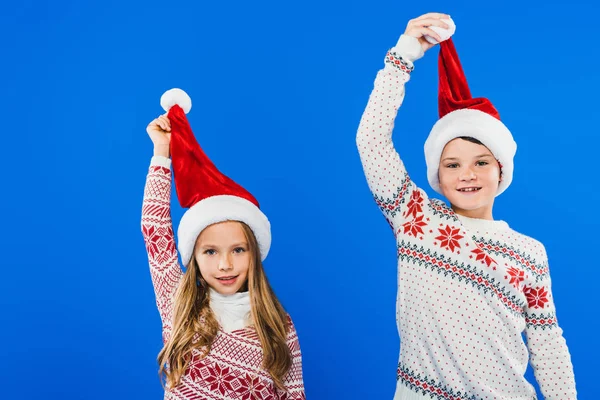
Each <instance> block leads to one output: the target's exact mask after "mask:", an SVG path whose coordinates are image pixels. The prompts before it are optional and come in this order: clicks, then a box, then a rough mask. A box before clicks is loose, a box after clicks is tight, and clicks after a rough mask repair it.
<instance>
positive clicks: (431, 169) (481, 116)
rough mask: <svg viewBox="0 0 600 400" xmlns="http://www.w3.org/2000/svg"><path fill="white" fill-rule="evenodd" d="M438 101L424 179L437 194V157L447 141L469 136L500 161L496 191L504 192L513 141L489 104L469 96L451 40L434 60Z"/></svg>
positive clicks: (510, 170)
mask: <svg viewBox="0 0 600 400" xmlns="http://www.w3.org/2000/svg"><path fill="white" fill-rule="evenodd" d="M438 71H439V87H438V102H439V115H440V119H439V120H438V121H437V122H436V124H435V125H434V126H433V128H432V130H431V132H430V134H429V137H428V138H427V140H426V142H425V161H426V163H427V178H428V180H429V184H430V185H431V187H432V188H433V189H434V190H435V191H436V192H438V193H441V191H440V182H439V177H438V171H439V166H440V158H441V156H442V152H443V150H444V147H445V146H446V144H448V142H450V141H451V140H453V139H456V138H457V137H461V136H469V137H472V138H475V139H477V140H479V141H480V142H481V143H483V144H484V145H485V146H486V147H487V148H488V149H489V150H490V151H491V153H492V154H493V155H494V157H496V159H497V160H498V162H499V163H500V168H501V172H502V181H501V182H500V184H499V186H498V192H497V194H496V196H497V195H499V194H500V193H502V192H504V190H506V188H507V187H508V186H509V185H510V183H511V181H512V177H513V157H514V156H515V153H516V151H517V144H516V143H515V141H514V140H513V137H512V134H511V133H510V131H509V130H508V128H507V127H506V126H505V125H504V124H503V123H502V121H500V115H499V114H498V111H497V110H496V108H495V107H494V106H493V105H492V103H491V102H490V101H489V100H488V99H486V98H483V97H479V98H473V97H472V96H471V91H470V90H469V85H468V84H467V78H466V77H465V73H464V71H463V69H462V66H461V64H460V60H459V58H458V54H457V53H456V49H455V47H454V43H453V42H452V39H451V38H450V39H447V40H445V41H443V42H441V43H440V54H439V61H438Z"/></svg>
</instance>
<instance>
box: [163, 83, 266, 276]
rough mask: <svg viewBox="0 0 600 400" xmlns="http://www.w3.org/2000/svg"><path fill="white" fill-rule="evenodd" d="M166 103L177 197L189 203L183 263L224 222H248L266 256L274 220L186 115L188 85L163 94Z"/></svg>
mask: <svg viewBox="0 0 600 400" xmlns="http://www.w3.org/2000/svg"><path fill="white" fill-rule="evenodd" d="M160 104H161V106H162V107H163V108H164V109H165V111H167V112H168V117H169V120H170V121H171V149H170V150H171V158H172V165H173V174H174V179H175V187H176V190H177V198H178V199H179V204H180V205H181V206H182V207H183V208H188V210H187V211H186V212H185V213H184V214H183V217H182V218H181V222H180V223H179V228H178V229H177V239H178V240H177V241H178V246H177V247H178V249H179V253H180V254H181V261H182V263H183V265H185V266H187V265H188V263H189V262H190V260H191V258H192V256H193V254H192V253H193V251H194V246H195V244H196V239H197V238H198V235H200V233H201V232H202V231H203V230H204V228H206V227H208V226H209V225H212V224H216V223H218V222H223V221H240V222H244V223H245V224H247V225H248V226H249V227H250V229H252V231H253V232H254V235H255V236H256V240H257V241H258V247H259V251H260V256H261V259H262V260H264V259H265V258H266V257H267V254H268V253H269V249H270V247H271V224H270V223H269V220H268V219H267V217H266V216H265V214H263V212H262V211H261V210H260V208H259V204H258V201H257V200H256V199H255V198H254V196H252V194H250V192H248V191H247V190H246V189H244V188H243V187H241V186H240V185H238V184H237V183H235V182H234V181H233V180H231V179H230V178H228V177H227V176H225V175H224V174H222V173H221V172H220V171H219V170H218V169H217V167H216V166H215V165H214V164H213V163H212V161H211V160H210V159H209V158H208V157H207V156H206V154H205V153H204V151H203V150H202V148H201V147H200V145H199V144H198V142H197V141H196V138H195V137H194V133H193V132H192V129H191V127H190V124H189V122H188V120H187V117H186V116H185V114H187V113H188V112H189V111H190V109H191V108H192V100H191V99H190V97H189V96H188V95H187V93H185V92H184V91H183V90H181V89H171V90H168V91H167V92H165V93H164V94H163V96H162V97H161V99H160Z"/></svg>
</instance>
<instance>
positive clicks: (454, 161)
mask: <svg viewBox="0 0 600 400" xmlns="http://www.w3.org/2000/svg"><path fill="white" fill-rule="evenodd" d="M438 176H439V180H440V189H441V191H442V194H443V195H444V196H445V197H446V198H447V199H448V201H450V204H452V208H453V209H454V211H455V212H456V213H457V214H460V215H464V216H467V217H471V218H483V219H493V217H492V206H493V205H494V199H495V198H496V194H497V193H498V185H499V183H500V180H501V177H500V165H499V164H498V161H497V160H496V158H495V157H494V156H493V154H492V153H491V152H490V150H489V149H488V148H487V147H485V146H482V145H480V144H476V143H472V142H469V141H467V140H464V139H454V140H452V141H450V142H448V144H446V147H444V151H443V152H442V156H441V158H440V168H439V171H438Z"/></svg>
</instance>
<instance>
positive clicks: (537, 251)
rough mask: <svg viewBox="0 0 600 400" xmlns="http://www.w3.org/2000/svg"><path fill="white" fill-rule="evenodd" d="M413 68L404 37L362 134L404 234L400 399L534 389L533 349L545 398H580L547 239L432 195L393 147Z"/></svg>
mask: <svg viewBox="0 0 600 400" xmlns="http://www.w3.org/2000/svg"><path fill="white" fill-rule="evenodd" d="M412 70H413V64H412V62H411V61H409V60H406V59H403V58H402V57H401V56H400V55H399V54H398V52H397V49H396V48H392V49H391V50H390V51H389V52H388V54H387V55H386V58H385V67H384V69H383V70H381V71H379V73H378V74H377V77H376V79H375V87H374V89H373V92H372V93H371V96H370V98H369V102H368V104H367V107H366V110H365V112H364V114H363V116H362V119H361V122H360V126H359V129H358V134H357V145H358V149H359V152H360V157H361V161H362V164H363V169H364V172H365V175H366V177H367V180H368V184H369V187H370V189H371V192H372V194H373V196H374V197H375V201H376V203H377V205H378V206H379V208H380V209H381V211H382V212H383V214H384V216H385V217H386V219H387V221H388V222H389V224H390V225H391V227H392V229H393V231H394V234H395V236H396V244H397V257H398V293H397V303H396V320H397V325H398V332H399V335H400V339H401V349H400V359H399V363H398V370H397V386H396V394H395V397H394V398H395V399H403V400H417V399H428V400H431V399H437V400H442V399H444V400H447V399H452V400H458V399H461V400H463V399H468V400H480V399H514V400H517V399H518V400H525V399H527V400H531V399H536V394H535V390H534V388H533V386H532V385H531V384H530V383H528V382H527V381H526V379H525V378H524V374H525V371H526V368H527V362H528V360H529V361H530V362H531V365H532V367H533V369H534V372H535V377H536V379H537V382H538V384H539V386H540V388H541V391H542V393H543V395H544V396H545V398H546V399H556V400H568V399H576V391H575V379H574V375H573V368H572V365H571V360H570V355H569V351H568V349H567V346H566V343H565V340H564V338H563V336H562V330H561V328H560V327H559V326H558V322H557V319H556V312H555V307H554V301H553V297H552V292H551V289H550V274H549V271H548V261H547V256H546V251H545V249H544V246H543V245H542V244H541V243H540V242H538V241H536V240H534V239H532V238H530V237H527V236H525V235H522V234H520V233H518V232H515V231H514V230H512V229H511V228H510V227H509V226H508V224H506V223H505V222H502V221H487V220H481V219H470V218H466V217H462V216H459V215H457V214H455V213H454V211H453V210H452V209H451V208H449V207H448V206H447V205H446V204H445V203H444V202H442V201H440V200H435V199H430V198H429V197H428V196H427V194H426V193H425V191H423V190H422V189H420V188H418V187H417V186H416V185H415V184H414V183H413V182H412V181H411V179H410V177H409V175H408V173H407V171H406V169H405V167H404V164H403V163H402V161H401V159H400V157H399V155H398V153H397V152H396V150H395V148H394V144H393V143H392V131H393V128H394V120H395V118H396V114H397V112H398V109H399V107H400V105H401V104H402V101H403V99H404V85H405V83H406V82H407V81H408V80H409V77H410V72H412ZM523 332H524V333H525V337H526V339H527V345H525V342H524V340H523V337H522V333H523ZM528 350H529V353H528Z"/></svg>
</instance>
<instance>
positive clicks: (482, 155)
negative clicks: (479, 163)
mask: <svg viewBox="0 0 600 400" xmlns="http://www.w3.org/2000/svg"><path fill="white" fill-rule="evenodd" d="M485 157H492V155H491V154H480V155H478V156H476V157H475V158H485ZM446 161H458V158H456V157H446V158H444V159H443V160H442V162H446Z"/></svg>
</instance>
